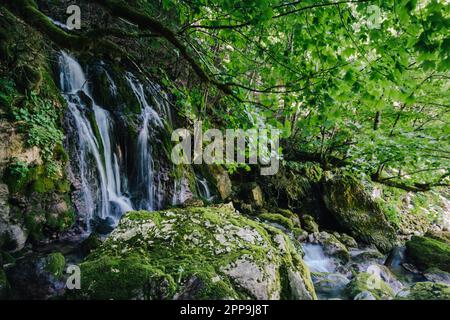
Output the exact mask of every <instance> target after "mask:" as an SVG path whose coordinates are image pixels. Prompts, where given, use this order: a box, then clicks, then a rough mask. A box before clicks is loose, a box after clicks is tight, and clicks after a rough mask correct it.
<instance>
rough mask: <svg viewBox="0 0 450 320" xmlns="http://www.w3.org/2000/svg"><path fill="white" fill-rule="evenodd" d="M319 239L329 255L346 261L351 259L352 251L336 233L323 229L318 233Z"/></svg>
mask: <svg viewBox="0 0 450 320" xmlns="http://www.w3.org/2000/svg"><path fill="white" fill-rule="evenodd" d="M317 239H318V242H319V243H320V244H322V246H323V249H324V251H325V253H326V254H327V255H330V256H334V257H337V258H339V259H341V260H342V261H344V262H347V261H349V259H350V253H349V251H348V249H347V247H346V246H345V245H344V244H343V243H342V242H340V241H339V240H338V239H337V238H336V237H335V236H334V235H332V234H330V233H327V232H324V231H322V232H320V233H319V234H318V236H317Z"/></svg>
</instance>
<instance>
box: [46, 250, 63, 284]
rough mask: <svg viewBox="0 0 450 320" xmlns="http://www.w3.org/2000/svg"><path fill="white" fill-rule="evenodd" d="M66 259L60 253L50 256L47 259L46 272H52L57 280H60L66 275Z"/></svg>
mask: <svg viewBox="0 0 450 320" xmlns="http://www.w3.org/2000/svg"><path fill="white" fill-rule="evenodd" d="M65 266H66V259H65V258H64V256H63V255H62V253H60V252H54V253H51V254H49V255H48V256H47V257H46V259H45V267H44V269H45V271H47V272H50V273H51V274H52V275H53V276H55V277H56V278H60V277H62V276H63V274H64V267H65Z"/></svg>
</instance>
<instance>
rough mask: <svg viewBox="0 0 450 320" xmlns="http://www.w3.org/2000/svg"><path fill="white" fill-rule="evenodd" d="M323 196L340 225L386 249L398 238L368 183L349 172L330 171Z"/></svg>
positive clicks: (358, 236)
mask: <svg viewBox="0 0 450 320" xmlns="http://www.w3.org/2000/svg"><path fill="white" fill-rule="evenodd" d="M323 190H324V194H323V199H324V202H325V205H326V208H327V209H328V211H329V214H330V215H331V219H332V220H333V221H334V223H335V224H336V228H337V229H342V230H343V231H344V232H346V233H348V234H350V235H351V236H352V237H354V238H356V239H357V240H359V241H362V242H365V243H368V244H373V245H375V246H377V248H378V249H379V250H381V251H383V252H388V251H389V250H391V249H392V248H393V246H394V244H395V241H396V234H395V230H394V228H393V227H392V226H391V225H390V224H389V222H388V221H387V220H386V218H385V215H384V213H383V210H382V208H381V207H380V205H379V204H378V203H377V202H376V201H374V200H373V199H372V197H371V195H370V194H369V193H368V192H367V190H366V189H365V188H364V186H363V185H362V184H361V183H360V182H359V181H357V180H356V179H355V178H353V177H352V176H351V175H348V174H339V175H334V176H333V175H331V174H328V175H326V178H325V179H324V183H323Z"/></svg>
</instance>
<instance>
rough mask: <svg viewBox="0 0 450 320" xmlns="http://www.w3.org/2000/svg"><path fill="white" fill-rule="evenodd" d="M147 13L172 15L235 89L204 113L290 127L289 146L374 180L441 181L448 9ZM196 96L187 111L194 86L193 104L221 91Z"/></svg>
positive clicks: (179, 0) (270, 0) (178, 0)
mask: <svg viewBox="0 0 450 320" xmlns="http://www.w3.org/2000/svg"><path fill="white" fill-rule="evenodd" d="M335 3H337V4H335ZM140 5H141V6H142V7H146V4H145V2H141V3H140ZM152 10H153V11H152V12H151V14H153V15H155V16H156V15H157V14H159V13H161V12H163V13H166V14H167V15H170V16H171V17H173V16H175V17H179V21H178V23H173V21H172V22H171V24H172V25H171V26H172V27H173V28H178V32H179V33H180V34H182V35H183V36H184V37H185V39H186V42H187V43H188V45H189V46H190V47H191V49H192V55H194V56H195V57H196V58H197V59H198V60H199V61H201V62H202V65H203V67H204V68H205V69H206V70H209V71H210V72H211V73H212V74H214V75H215V77H216V78H217V79H218V80H220V81H221V82H222V83H226V84H227V85H229V86H230V87H231V88H232V91H233V94H232V97H231V98H230V97H229V96H228V97H225V98H223V99H222V101H223V102H224V103H223V105H220V106H217V105H214V107H213V108H211V109H210V110H208V108H207V107H202V108H198V110H200V112H203V113H209V115H210V116H211V115H212V116H215V117H217V118H218V119H223V120H224V123H226V124H227V125H231V126H235V127H243V128H246V127H247V126H248V124H249V122H250V123H252V120H254V119H259V120H260V121H259V122H256V123H254V125H257V126H259V125H261V124H260V123H261V122H262V123H265V125H270V126H273V127H289V128H290V130H288V131H287V133H288V136H289V140H290V142H291V143H290V148H296V149H299V150H302V151H305V152H310V153H314V154H318V155H320V157H321V158H322V159H327V158H329V157H338V158H340V159H345V160H347V161H348V162H349V163H350V164H351V166H352V167H353V168H354V169H355V170H359V171H363V172H366V173H367V174H369V175H373V176H375V177H376V178H377V179H380V180H384V179H387V181H389V182H393V181H399V182H401V183H404V184H406V185H407V186H413V185H414V184H416V183H422V184H427V183H429V184H448V181H449V180H448V174H449V171H448V168H449V167H450V162H449V158H448V150H449V144H448V143H449V141H450V139H449V134H450V126H449V120H450V108H449V92H450V90H449V81H448V79H449V78H448V70H449V61H450V60H449V56H448V52H449V50H448V49H449V43H450V41H449V36H448V32H447V30H448V27H449V16H450V9H449V5H448V3H447V2H445V1H438V0H432V1H417V0H401V1H393V0H391V1H342V2H341V1H339V2H336V1H335V2H333V1H324V2H320V3H318V2H317V1H312V0H310V1H294V2H288V1H282V0H281V1H280V0H258V1H256V0H255V1H245V2H244V3H243V2H242V1H220V0H217V1H206V0H198V1H185V0H165V1H163V5H162V8H159V11H158V8H157V7H155V6H153V7H152ZM196 90H197V91H195V92H194V91H191V92H192V93H188V94H187V95H185V99H187V100H189V101H190V104H189V105H193V104H194V107H195V103H199V99H198V98H195V96H199V95H198V91H200V93H202V94H200V97H201V101H202V102H201V104H203V103H204V101H205V100H207V101H216V100H215V99H214V96H215V95H217V94H218V93H217V90H214V89H211V88H201V87H199V88H197V89H196ZM233 97H234V98H236V99H233ZM197 106H200V104H197ZM217 107H218V108H217ZM198 110H197V111H198Z"/></svg>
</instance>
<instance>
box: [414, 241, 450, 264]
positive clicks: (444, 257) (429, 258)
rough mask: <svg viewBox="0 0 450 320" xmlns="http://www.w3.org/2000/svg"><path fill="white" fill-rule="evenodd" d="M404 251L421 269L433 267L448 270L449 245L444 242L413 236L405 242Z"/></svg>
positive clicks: (449, 261)
mask: <svg viewBox="0 0 450 320" xmlns="http://www.w3.org/2000/svg"><path fill="white" fill-rule="evenodd" d="M406 253H407V255H408V257H409V258H410V259H411V260H412V261H413V262H414V263H415V264H416V265H417V266H418V267H419V268H420V269H422V270H425V269H428V268H433V267H434V268H438V269H441V270H443V271H447V272H450V245H448V244H447V243H445V242H441V241H439V240H436V239H431V238H428V237H419V236H414V237H412V238H411V240H410V241H408V242H407V243H406Z"/></svg>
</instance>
